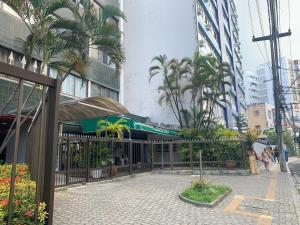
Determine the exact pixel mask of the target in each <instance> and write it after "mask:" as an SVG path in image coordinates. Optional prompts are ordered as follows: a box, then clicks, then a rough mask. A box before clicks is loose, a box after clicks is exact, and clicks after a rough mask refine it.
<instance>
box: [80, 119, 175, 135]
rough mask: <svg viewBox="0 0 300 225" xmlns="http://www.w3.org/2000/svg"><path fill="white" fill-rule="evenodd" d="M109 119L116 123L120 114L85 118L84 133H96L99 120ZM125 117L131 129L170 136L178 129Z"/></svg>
mask: <svg viewBox="0 0 300 225" xmlns="http://www.w3.org/2000/svg"><path fill="white" fill-rule="evenodd" d="M101 119H103V120H107V121H109V122H111V123H114V122H116V121H118V120H119V119H120V117H118V116H110V117H105V118H93V119H83V120H81V121H80V124H81V125H82V127H83V132H84V133H95V132H96V130H97V128H98V127H97V122H98V121H99V120H101ZM124 119H126V120H127V126H128V127H129V128H130V129H131V130H137V131H144V132H149V133H153V134H159V135H169V136H176V135H177V131H176V130H170V129H165V128H161V127H156V126H153V125H151V124H146V123H141V122H138V121H135V120H133V119H130V118H127V117H124Z"/></svg>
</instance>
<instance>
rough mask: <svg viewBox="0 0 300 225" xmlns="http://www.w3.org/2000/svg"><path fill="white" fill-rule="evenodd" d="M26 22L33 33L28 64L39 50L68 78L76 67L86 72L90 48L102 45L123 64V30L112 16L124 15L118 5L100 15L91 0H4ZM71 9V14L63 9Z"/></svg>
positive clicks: (28, 43)
mask: <svg viewBox="0 0 300 225" xmlns="http://www.w3.org/2000/svg"><path fill="white" fill-rule="evenodd" d="M4 2H5V3H6V4H8V5H9V6H10V7H11V8H12V9H13V10H14V11H16V12H17V14H18V15H19V16H20V18H21V19H22V21H23V22H24V23H25V25H26V26H27V28H28V30H29V35H28V36H27V37H26V40H25V41H24V53H25V56H26V62H27V64H26V67H25V68H28V67H29V65H30V63H31V61H32V56H33V55H34V54H38V55H39V57H40V59H41V60H42V68H41V72H43V68H44V66H45V65H48V66H51V67H52V68H55V69H57V70H58V75H59V76H58V78H60V79H61V80H64V79H65V78H66V77H67V76H68V75H69V74H70V73H71V72H72V71H73V72H75V73H77V74H79V75H81V76H84V75H85V73H86V67H87V65H88V49H89V48H90V47H92V46H93V47H95V48H99V49H100V50H102V51H103V52H105V53H106V54H107V55H108V56H110V58H111V61H112V62H113V63H115V64H116V65H117V70H116V71H118V70H119V68H120V63H121V62H123V60H124V59H125V57H124V53H123V50H122V47H121V44H120V35H121V32H120V30H119V28H118V26H117V24H116V23H113V22H111V21H112V18H124V19H125V15H124V14H123V13H122V12H121V11H120V10H119V9H118V8H116V7H113V6H105V7H103V9H102V10H101V13H100V15H98V13H97V10H96V9H95V7H94V5H93V4H92V3H91V1H89V0H80V1H79V3H78V4H77V5H76V4H74V2H73V1H72V0H45V1H40V0H32V1H24V0H4ZM62 9H63V10H67V12H66V14H68V12H70V13H71V15H69V16H68V17H64V16H63V15H62V13H61V12H62V11H61V10H62Z"/></svg>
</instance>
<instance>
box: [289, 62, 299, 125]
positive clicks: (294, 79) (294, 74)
mask: <svg viewBox="0 0 300 225" xmlns="http://www.w3.org/2000/svg"><path fill="white" fill-rule="evenodd" d="M288 63H289V73H290V75H291V82H290V83H291V88H290V90H288V91H290V92H291V93H292V97H293V101H292V104H291V105H290V107H289V108H290V110H293V116H294V122H295V124H296V125H297V127H300V92H299V91H298V90H299V88H300V59H296V60H289V61H288Z"/></svg>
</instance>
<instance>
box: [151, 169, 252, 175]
mask: <svg viewBox="0 0 300 225" xmlns="http://www.w3.org/2000/svg"><path fill="white" fill-rule="evenodd" d="M152 173H158V174H174V175H199V170H193V171H191V170H169V169H164V170H153V171H152ZM203 175H214V176H249V175H250V171H249V170H203Z"/></svg>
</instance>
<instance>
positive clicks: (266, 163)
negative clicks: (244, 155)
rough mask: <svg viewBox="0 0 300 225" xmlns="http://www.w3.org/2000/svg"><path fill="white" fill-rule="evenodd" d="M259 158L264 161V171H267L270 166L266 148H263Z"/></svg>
mask: <svg viewBox="0 0 300 225" xmlns="http://www.w3.org/2000/svg"><path fill="white" fill-rule="evenodd" d="M261 159H262V162H263V163H264V166H265V169H266V171H268V172H269V171H270V168H269V166H270V157H269V154H268V150H267V148H265V149H264V151H263V152H262V154H261Z"/></svg>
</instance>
